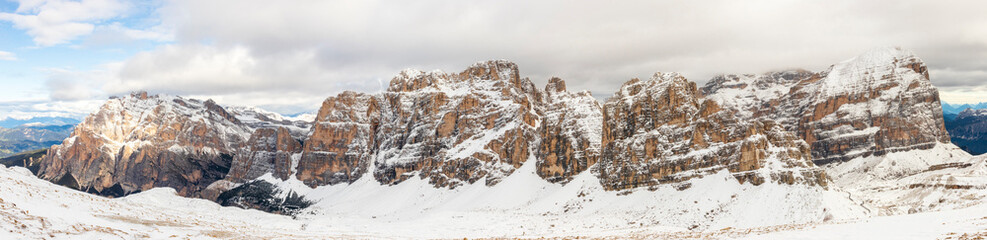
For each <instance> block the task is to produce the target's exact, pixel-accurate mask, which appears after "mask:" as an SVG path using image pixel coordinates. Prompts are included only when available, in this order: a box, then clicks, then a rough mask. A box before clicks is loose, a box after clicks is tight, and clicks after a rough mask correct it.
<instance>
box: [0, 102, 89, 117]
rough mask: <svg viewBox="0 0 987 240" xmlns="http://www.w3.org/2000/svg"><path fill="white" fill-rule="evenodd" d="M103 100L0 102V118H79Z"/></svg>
mask: <svg viewBox="0 0 987 240" xmlns="http://www.w3.org/2000/svg"><path fill="white" fill-rule="evenodd" d="M104 102H105V100H83V101H26V102H0V119H6V118H15V119H29V118H33V117H68V118H76V119H81V118H83V117H85V116H87V115H89V113H91V112H94V111H96V109H99V107H100V106H102V105H103V103H104Z"/></svg>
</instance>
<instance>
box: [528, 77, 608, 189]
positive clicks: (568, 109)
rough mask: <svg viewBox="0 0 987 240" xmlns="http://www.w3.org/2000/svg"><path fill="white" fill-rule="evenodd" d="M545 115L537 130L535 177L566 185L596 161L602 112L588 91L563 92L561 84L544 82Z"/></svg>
mask: <svg viewBox="0 0 987 240" xmlns="http://www.w3.org/2000/svg"><path fill="white" fill-rule="evenodd" d="M544 98H545V100H544V101H543V102H544V104H545V108H544V109H545V113H544V115H543V116H542V121H541V125H540V126H539V127H538V136H539V140H540V143H539V144H538V151H537V159H538V165H537V169H538V170H537V171H538V176H541V177H542V178H544V179H545V180H548V181H550V182H568V181H569V180H570V179H571V178H572V176H573V175H576V174H579V173H581V172H583V171H585V170H587V169H588V168H589V167H590V166H593V165H594V164H596V162H597V161H598V159H599V157H600V140H601V138H602V137H601V130H602V129H601V127H602V126H603V110H602V108H601V107H600V104H599V102H597V101H596V99H595V98H593V96H592V94H590V92H588V91H583V92H579V93H571V92H568V91H566V86H565V81H563V80H562V79H560V78H552V79H550V80H548V85H547V86H545V92H544Z"/></svg>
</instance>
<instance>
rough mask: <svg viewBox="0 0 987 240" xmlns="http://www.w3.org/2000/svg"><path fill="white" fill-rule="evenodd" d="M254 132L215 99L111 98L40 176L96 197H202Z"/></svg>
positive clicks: (56, 149)
mask: <svg viewBox="0 0 987 240" xmlns="http://www.w3.org/2000/svg"><path fill="white" fill-rule="evenodd" d="M250 132H251V130H250V129H249V128H246V127H244V126H242V125H240V123H239V121H238V120H237V119H236V118H235V116H234V115H233V114H231V113H229V112H227V111H225V110H224V109H223V108H222V107H221V106H219V105H216V104H215V103H213V102H212V101H211V100H210V101H199V100H195V99H185V98H181V97H173V96H164V95H155V96H150V95H148V94H147V93H145V92H140V93H135V94H132V95H130V96H127V97H123V98H113V99H110V100H109V101H107V102H106V103H105V104H104V105H103V106H102V107H101V108H100V109H99V111H97V112H96V113H93V114H92V115H90V116H89V117H87V118H86V119H85V121H83V122H82V123H80V124H79V125H78V126H76V128H75V130H74V132H73V134H72V136H71V137H69V138H68V139H66V140H65V141H63V142H62V144H61V145H56V146H53V147H52V148H51V149H50V151H49V154H48V155H46V156H45V158H44V159H43V160H42V162H41V166H40V170H39V173H38V175H39V176H40V177H42V178H44V179H47V180H50V181H59V180H62V179H70V180H73V181H74V182H75V183H77V185H78V188H79V189H82V190H88V191H90V192H96V193H103V192H106V191H107V190H110V191H112V192H114V193H113V194H112V195H118V193H117V192H123V193H129V192H135V191H142V190H147V189H150V188H153V187H172V188H175V189H176V190H177V191H178V193H179V194H181V195H183V196H198V192H199V191H200V190H202V189H204V188H205V187H206V186H208V185H209V184H211V183H212V182H214V181H216V180H218V179H222V178H223V177H225V176H226V174H227V172H228V170H229V168H230V163H231V160H232V158H233V155H234V152H235V151H236V149H238V148H239V147H241V146H242V145H243V143H244V142H245V141H246V140H247V137H248V136H249V135H250Z"/></svg>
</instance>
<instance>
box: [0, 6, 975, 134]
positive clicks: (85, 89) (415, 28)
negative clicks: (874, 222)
mask: <svg viewBox="0 0 987 240" xmlns="http://www.w3.org/2000/svg"><path fill="white" fill-rule="evenodd" d="M0 1H3V0H0ZM983 9H987V2H985V1H537V2H533V1H429V0H426V1H373V0H369V1H293V0H286V1H260V0H230V1H224V0H218V1H200V0H175V1H134V2H128V1H121V0H82V1H68V0H15V1H7V2H0V86H2V87H0V118H5V117H23V116H32V115H58V116H73V117H81V116H84V115H85V114H86V113H88V112H89V111H92V110H93V109H95V108H97V107H98V106H99V105H100V104H101V103H102V102H103V101H104V100H105V99H106V98H107V97H109V96H114V95H123V94H126V93H128V92H131V91H134V90H147V91H148V92H150V93H166V94H177V95H183V96H191V97H196V98H212V99H214V100H216V101H217V102H220V103H223V104H228V105H253V106H259V107H262V108H266V109H268V110H272V111H276V112H280V113H284V114H292V113H299V112H306V111H313V110H315V109H317V108H318V107H319V103H320V102H321V101H322V100H323V99H325V98H326V97H328V96H331V95H335V94H336V93H338V92H340V91H343V90H357V91H366V92H374V91H380V90H381V88H382V86H385V85H386V84H387V82H388V81H389V80H390V79H391V77H392V76H394V75H395V74H396V73H397V72H399V71H400V70H401V69H405V68H417V69H422V70H433V69H442V70H446V71H447V72H456V71H460V70H462V69H463V68H465V67H466V66H468V65H470V64H472V63H474V62H477V61H482V60H489V59H508V60H511V61H514V62H516V63H518V65H519V67H520V70H521V74H522V75H523V76H527V77H530V78H531V79H532V80H534V81H535V83H536V84H539V85H542V84H544V83H545V82H547V79H548V78H549V77H551V76H559V77H562V78H564V79H566V80H567V82H568V84H569V89H570V90H583V89H585V90H590V91H593V92H594V93H595V94H598V95H601V96H604V95H608V94H609V93H611V92H612V91H614V90H615V89H617V88H618V87H619V86H620V84H621V83H623V82H624V81H626V80H628V79H630V78H633V77H648V76H650V75H651V73H653V72H656V71H675V72H681V73H683V74H684V75H685V76H686V77H688V78H690V79H691V80H693V81H696V82H699V83H700V84H702V83H705V82H706V80H707V79H709V78H710V77H712V76H714V75H716V74H721V73H760V72H765V71H771V70H782V69H789V68H805V69H808V70H813V71H821V70H825V69H826V68H827V67H828V66H829V65H831V64H834V63H837V62H839V61H842V60H845V59H848V58H852V57H853V56H856V55H858V54H860V53H862V52H864V51H866V50H868V49H872V48H876V47H881V46H901V47H904V48H906V49H910V50H912V51H913V52H915V53H916V54H917V55H918V56H919V57H920V58H922V59H923V60H925V62H926V64H927V65H928V66H929V68H930V71H931V75H932V81H933V83H934V84H935V85H936V86H938V87H939V89H940V91H941V93H942V94H941V95H942V99H943V100H944V101H947V102H951V103H969V102H980V101H987V14H984V13H983Z"/></svg>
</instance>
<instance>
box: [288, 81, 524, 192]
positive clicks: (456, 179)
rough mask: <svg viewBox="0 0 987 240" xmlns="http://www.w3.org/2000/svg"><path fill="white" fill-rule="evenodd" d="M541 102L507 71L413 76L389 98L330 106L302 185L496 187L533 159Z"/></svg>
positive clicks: (309, 147) (306, 160)
mask: <svg viewBox="0 0 987 240" xmlns="http://www.w3.org/2000/svg"><path fill="white" fill-rule="evenodd" d="M540 100H541V95H540V92H539V91H538V90H537V89H535V87H534V84H532V83H531V81H529V80H528V79H521V78H520V76H519V73H518V70H517V66H516V65H515V64H514V63H510V62H506V61H489V62H481V63H477V64H474V65H473V66H471V67H469V68H468V69H467V70H465V71H463V72H460V73H458V74H447V73H442V72H428V73H426V72H421V71H416V70H405V71H404V72H402V73H401V74H400V75H398V76H397V77H395V78H394V79H393V80H392V81H391V83H390V87H389V88H388V90H387V91H386V92H384V93H381V94H378V95H361V94H356V93H343V94H341V95H340V96H337V97H335V98H330V99H327V100H326V101H325V103H324V104H323V107H322V109H321V110H320V112H319V116H318V118H317V121H318V122H317V123H316V125H315V127H314V128H313V134H312V136H311V137H310V138H309V140H308V141H307V142H306V144H305V146H306V147H305V153H304V154H303V155H302V161H301V163H300V165H299V166H300V167H299V179H301V180H302V181H303V182H306V183H308V184H310V185H322V184H335V183H340V182H352V181H354V180H356V179H357V178H359V177H360V176H361V175H362V174H363V173H364V172H366V171H367V168H368V167H372V169H374V171H373V172H372V174H373V177H374V178H375V179H376V180H378V181H380V182H381V183H384V184H396V183H400V182H401V181H404V180H406V179H408V178H410V177H415V176H417V177H421V178H427V179H429V181H430V182H431V183H433V184H434V185H435V186H438V187H455V186H458V185H461V184H464V183H474V182H476V181H478V180H480V179H484V180H485V181H486V183H487V184H495V183H496V182H498V181H499V180H500V178H502V177H503V176H506V175H508V174H510V173H511V172H513V171H514V169H516V168H518V167H520V166H521V164H522V163H523V162H524V161H526V160H527V159H529V157H530V156H531V155H530V149H532V147H533V146H535V143H536V141H537V136H536V130H535V126H537V124H538V120H539V118H540V115H539V111H540V109H539V106H540Z"/></svg>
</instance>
